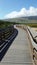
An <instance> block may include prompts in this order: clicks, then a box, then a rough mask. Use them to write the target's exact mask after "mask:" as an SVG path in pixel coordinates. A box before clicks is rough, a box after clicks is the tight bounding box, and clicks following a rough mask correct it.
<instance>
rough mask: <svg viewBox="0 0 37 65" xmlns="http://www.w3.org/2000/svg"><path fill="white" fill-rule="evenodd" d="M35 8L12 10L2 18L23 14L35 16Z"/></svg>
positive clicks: (21, 15)
mask: <svg viewBox="0 0 37 65" xmlns="http://www.w3.org/2000/svg"><path fill="white" fill-rule="evenodd" d="M36 15H37V8H34V7H30V8H29V9H28V10H27V9H26V8H22V9H21V10H20V11H18V12H17V11H12V12H11V13H9V14H7V15H5V16H4V18H17V17H24V16H36Z"/></svg>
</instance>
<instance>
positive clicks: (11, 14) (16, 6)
mask: <svg viewBox="0 0 37 65" xmlns="http://www.w3.org/2000/svg"><path fill="white" fill-rule="evenodd" d="M36 15H37V0H0V19H5V18H16V17H23V16H36Z"/></svg>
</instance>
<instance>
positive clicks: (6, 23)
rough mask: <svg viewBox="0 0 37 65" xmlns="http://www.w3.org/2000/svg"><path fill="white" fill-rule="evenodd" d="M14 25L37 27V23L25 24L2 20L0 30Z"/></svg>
mask: <svg viewBox="0 0 37 65" xmlns="http://www.w3.org/2000/svg"><path fill="white" fill-rule="evenodd" d="M12 24H13V25H14V24H24V25H27V26H30V27H35V28H36V27H37V23H26V22H25V23H24V22H8V21H2V20H0V28H5V27H7V26H10V25H12Z"/></svg>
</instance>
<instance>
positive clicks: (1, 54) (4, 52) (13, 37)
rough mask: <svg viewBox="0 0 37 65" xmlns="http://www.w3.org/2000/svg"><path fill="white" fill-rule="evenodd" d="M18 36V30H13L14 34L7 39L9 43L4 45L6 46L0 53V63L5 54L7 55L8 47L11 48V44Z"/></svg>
mask: <svg viewBox="0 0 37 65" xmlns="http://www.w3.org/2000/svg"><path fill="white" fill-rule="evenodd" d="M17 35H18V30H17V29H15V31H14V33H13V34H12V36H11V38H10V39H9V42H7V43H6V46H5V47H4V49H3V50H2V51H0V61H2V59H3V58H4V56H5V54H6V53H7V51H8V49H9V47H10V46H11V44H12V42H13V41H14V40H15V38H16V36H17Z"/></svg>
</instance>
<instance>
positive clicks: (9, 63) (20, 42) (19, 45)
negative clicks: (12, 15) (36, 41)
mask: <svg viewBox="0 0 37 65" xmlns="http://www.w3.org/2000/svg"><path fill="white" fill-rule="evenodd" d="M17 29H18V35H17V37H16V38H15V40H14V42H13V43H12V45H11V46H10V48H9V50H8V51H7V53H6V55H5V56H4V58H3V59H2V61H1V62H0V65H33V62H32V58H31V52H30V46H29V44H30V42H29V40H28V37H27V33H26V31H24V30H23V29H20V28H17Z"/></svg>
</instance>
